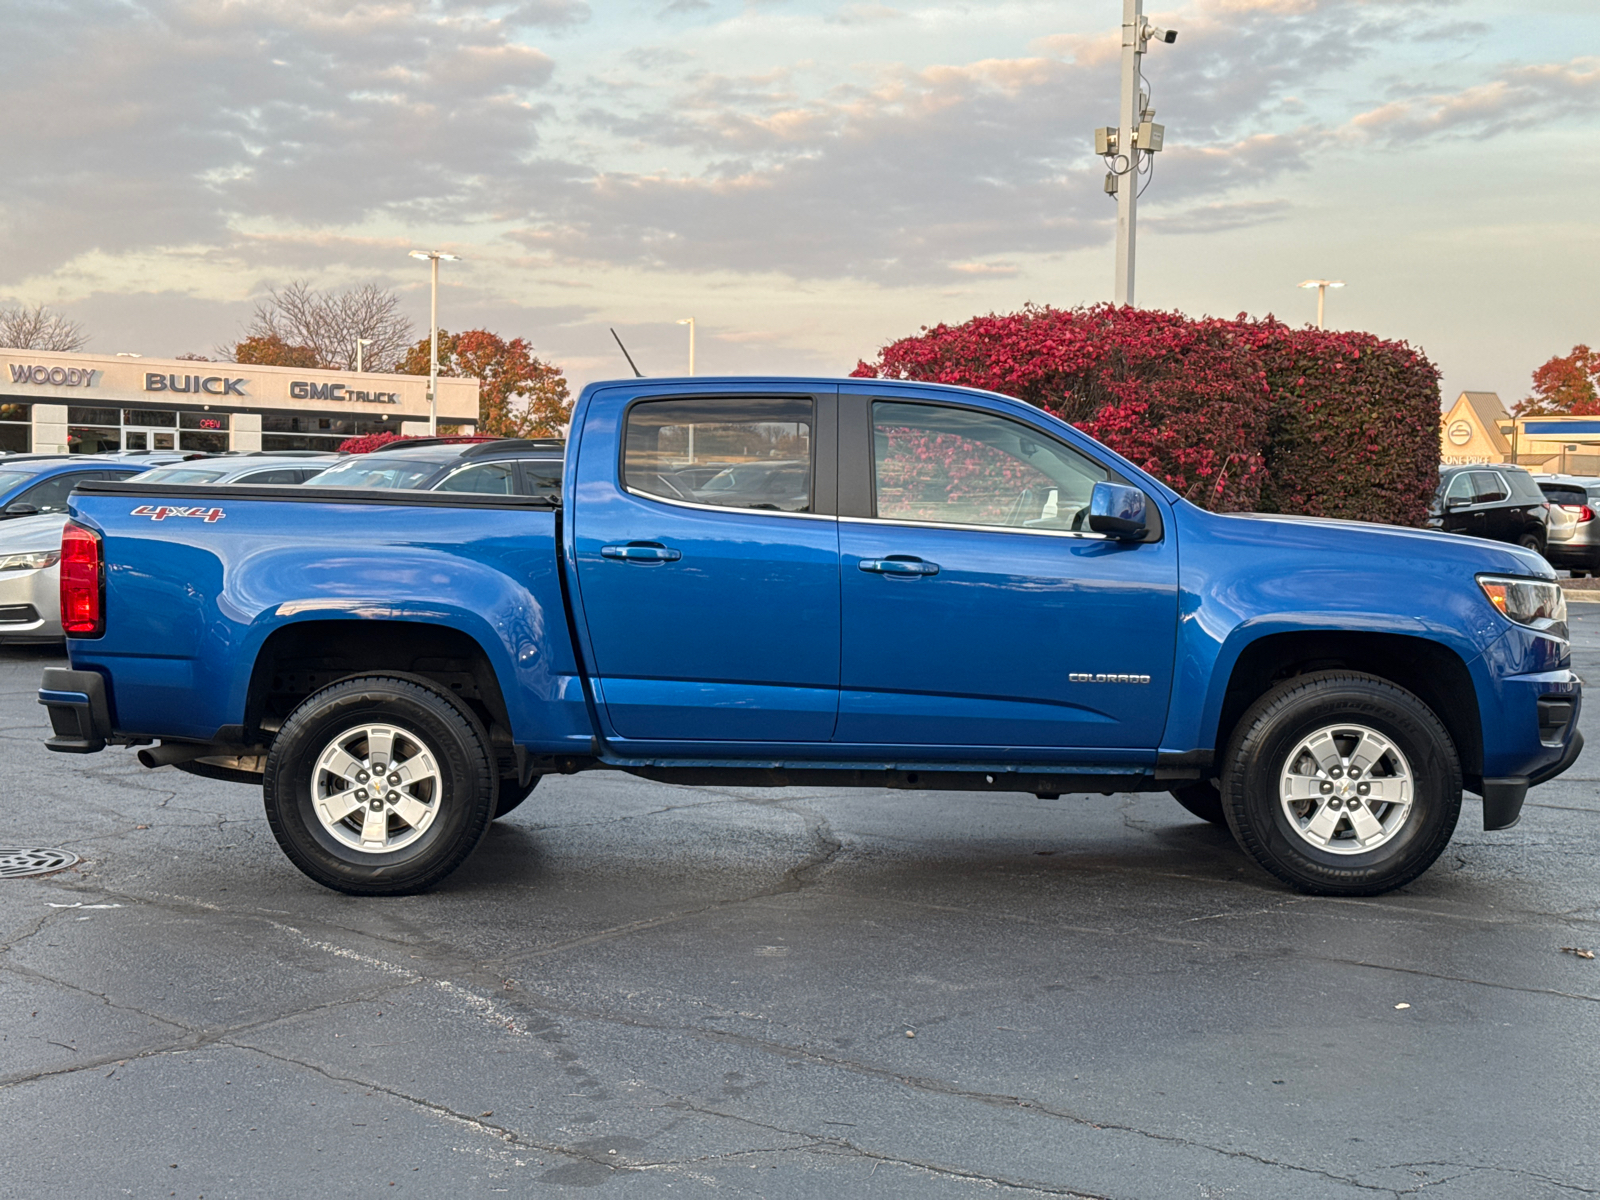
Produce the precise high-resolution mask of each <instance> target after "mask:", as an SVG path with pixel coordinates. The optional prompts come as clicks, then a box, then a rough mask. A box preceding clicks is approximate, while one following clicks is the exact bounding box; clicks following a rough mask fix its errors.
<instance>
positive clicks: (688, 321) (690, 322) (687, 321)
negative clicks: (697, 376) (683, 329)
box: [678, 317, 694, 375]
mask: <svg viewBox="0 0 1600 1200" xmlns="http://www.w3.org/2000/svg"><path fill="white" fill-rule="evenodd" d="M678 324H679V325H687V326H688V327H689V374H691V375H693V374H694V318H693V317H681V318H679V320H678Z"/></svg>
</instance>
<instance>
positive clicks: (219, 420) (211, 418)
mask: <svg viewBox="0 0 1600 1200" xmlns="http://www.w3.org/2000/svg"><path fill="white" fill-rule="evenodd" d="M178 428H179V429H205V430H208V431H213V432H214V431H218V430H221V431H223V432H226V431H227V428H228V414H227V413H210V412H186V413H179V414H178Z"/></svg>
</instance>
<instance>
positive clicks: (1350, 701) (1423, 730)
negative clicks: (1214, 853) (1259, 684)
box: [1223, 674, 1461, 895]
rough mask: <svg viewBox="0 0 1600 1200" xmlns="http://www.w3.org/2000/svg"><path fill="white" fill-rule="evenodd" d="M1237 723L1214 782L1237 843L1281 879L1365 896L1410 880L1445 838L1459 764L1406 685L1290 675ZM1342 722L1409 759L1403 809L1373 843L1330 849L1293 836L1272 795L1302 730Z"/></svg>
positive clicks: (1457, 800) (1455, 804)
mask: <svg viewBox="0 0 1600 1200" xmlns="http://www.w3.org/2000/svg"><path fill="white" fill-rule="evenodd" d="M1294 684H1295V686H1292V687H1287V688H1284V689H1280V690H1279V691H1278V692H1275V693H1271V694H1269V695H1268V696H1266V697H1264V698H1263V700H1262V702H1261V703H1260V704H1258V705H1257V707H1256V709H1255V710H1254V711H1253V712H1252V713H1251V714H1248V715H1247V717H1246V719H1245V720H1244V721H1241V722H1240V733H1239V735H1238V736H1237V737H1236V739H1235V743H1234V746H1233V748H1232V749H1231V750H1230V753H1229V757H1228V762H1229V771H1228V775H1227V777H1226V779H1225V781H1224V791H1223V799H1224V810H1225V812H1226V815H1227V817H1228V824H1229V827H1230V828H1231V829H1232V830H1233V833H1234V836H1235V838H1236V839H1237V840H1238V841H1239V844H1240V845H1241V846H1242V847H1244V848H1245V849H1246V850H1247V851H1249V852H1250V853H1251V854H1252V855H1253V856H1254V857H1255V858H1256V859H1257V861H1258V862H1260V863H1261V864H1262V865H1263V866H1264V867H1266V868H1267V869H1268V870H1269V871H1272V872H1273V874H1275V875H1277V876H1278V877H1279V878H1280V879H1283V880H1284V881H1285V882H1288V883H1290V884H1292V885H1293V886H1296V887H1300V888H1303V889H1305V890H1309V891H1317V892H1324V893H1331V894H1361V895H1369V894H1374V893H1376V892H1382V891H1389V890H1391V889H1393V888H1396V887H1400V886H1403V885H1404V884H1406V883H1409V882H1410V881H1411V880H1412V879H1415V878H1416V877H1417V876H1418V875H1420V874H1421V873H1422V872H1423V871H1425V870H1427V868H1428V867H1429V866H1430V865H1432V863H1433V861H1434V860H1435V859H1436V858H1438V856H1439V854H1440V853H1441V852H1442V851H1443V849H1444V846H1445V844H1446V843H1448V841H1449V840H1450V835H1451V834H1452V833H1453V832H1454V830H1455V825H1456V821H1457V819H1458V817H1459V815H1460V810H1461V768H1460V764H1459V761H1458V759H1457V756H1456V753H1455V748H1454V746H1453V745H1452V744H1451V742H1450V740H1449V737H1448V735H1447V734H1446V733H1445V731H1444V728H1443V726H1441V725H1440V724H1439V722H1438V720H1437V719H1436V718H1434V717H1433V715H1432V713H1431V712H1430V711H1429V710H1428V709H1427V708H1426V706H1424V705H1423V704H1422V702H1421V701H1420V700H1418V699H1417V698H1416V697H1414V696H1412V695H1411V694H1410V693H1409V692H1405V691H1404V690H1402V689H1400V688H1398V687H1395V686H1394V685H1392V684H1388V683H1385V682H1383V681H1381V680H1377V679H1371V680H1370V681H1369V680H1367V679H1363V678H1361V677H1354V676H1350V675H1345V674H1339V675H1332V676H1324V677H1321V678H1307V677H1301V679H1299V680H1297V681H1294ZM1342 722H1349V723H1351V724H1359V725H1365V726H1367V727H1368V728H1370V729H1373V730H1376V731H1377V732H1378V733H1380V734H1382V735H1383V736H1384V737H1386V738H1388V739H1389V740H1390V741H1391V742H1393V743H1394V745H1395V746H1396V747H1397V748H1398V749H1399V751H1400V752H1401V753H1402V754H1403V755H1405V757H1406V761H1407V762H1408V763H1409V764H1410V767H1411V776H1412V800H1411V811H1410V813H1409V814H1408V816H1407V819H1406V822H1405V825H1404V826H1403V827H1402V829H1401V830H1400V831H1399V833H1398V834H1397V835H1396V836H1395V837H1393V838H1391V839H1390V840H1389V841H1387V842H1385V843H1384V844H1383V845H1382V846H1379V847H1377V848H1375V849H1373V850H1369V851H1365V852H1363V853H1360V854H1335V853H1332V852H1330V851H1327V850H1323V849H1320V848H1318V847H1316V846H1314V845H1312V844H1311V843H1310V842H1308V841H1306V840H1305V839H1304V838H1302V837H1301V836H1300V835H1299V834H1298V833H1297V832H1295V830H1294V829H1293V827H1292V826H1291V825H1290V821H1289V816H1288V814H1287V813H1285V812H1284V810H1283V805H1282V803H1281V802H1280V799H1279V788H1280V783H1281V773H1282V771H1283V769H1284V767H1285V766H1286V765H1287V762H1288V757H1289V755H1290V754H1292V753H1293V752H1294V751H1295V750H1296V748H1298V746H1299V745H1300V744H1301V742H1302V741H1303V740H1304V739H1305V738H1306V737H1307V736H1308V735H1309V734H1311V733H1313V732H1315V731H1316V730H1318V729H1323V728H1326V727H1328V726H1330V725H1337V724H1340V723H1342Z"/></svg>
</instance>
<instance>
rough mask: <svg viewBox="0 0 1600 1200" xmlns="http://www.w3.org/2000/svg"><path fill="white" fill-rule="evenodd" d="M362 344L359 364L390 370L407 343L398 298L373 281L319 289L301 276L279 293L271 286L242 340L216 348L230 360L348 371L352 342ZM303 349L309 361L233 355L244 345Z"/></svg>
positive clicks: (408, 331) (407, 324) (260, 348)
mask: <svg viewBox="0 0 1600 1200" xmlns="http://www.w3.org/2000/svg"><path fill="white" fill-rule="evenodd" d="M358 341H360V342H366V343H367V345H365V346H363V347H362V351H361V365H362V368H363V369H364V370H367V371H392V370H394V364H395V361H396V360H397V359H398V358H399V357H400V356H401V355H402V354H404V353H405V349H406V346H407V345H408V344H409V343H410V341H411V322H410V321H409V320H407V319H406V317H405V316H404V315H403V314H402V313H401V312H400V297H399V296H397V295H396V294H395V293H394V292H392V291H389V290H388V289H387V288H380V287H378V286H377V285H376V284H371V283H369V284H365V285H363V286H362V287H358V288H350V289H347V290H346V291H342V292H335V291H332V290H329V291H318V290H316V289H315V288H313V287H311V286H310V285H309V284H307V283H306V282H305V281H304V280H296V281H295V282H294V283H291V284H289V286H288V287H286V288H283V289H282V290H281V291H280V290H277V289H274V290H273V291H271V292H269V293H268V296H267V299H265V300H263V301H262V302H261V303H260V304H258V305H256V311H255V315H254V316H252V317H251V318H250V323H249V324H248V325H247V326H245V330H244V338H243V339H242V340H241V341H240V342H239V343H238V346H236V347H234V348H232V349H231V350H230V349H229V348H228V347H223V346H219V347H218V348H217V352H218V353H219V354H221V355H222V356H223V357H231V358H233V360H234V361H235V362H254V363H257V364H258V365H263V366H284V367H322V368H324V369H327V370H334V371H353V370H355V366H356V343H357V342H358ZM278 343H281V344H282V345H284V346H287V347H290V348H292V349H293V350H296V351H299V350H305V351H308V352H309V354H310V361H300V357H301V356H298V355H296V356H295V357H296V361H293V362H276V361H274V362H270V363H269V362H266V361H264V360H262V359H244V358H239V357H238V349H239V347H243V346H246V345H248V346H249V347H250V350H249V351H248V352H250V353H273V352H275V351H276V347H277V344H278Z"/></svg>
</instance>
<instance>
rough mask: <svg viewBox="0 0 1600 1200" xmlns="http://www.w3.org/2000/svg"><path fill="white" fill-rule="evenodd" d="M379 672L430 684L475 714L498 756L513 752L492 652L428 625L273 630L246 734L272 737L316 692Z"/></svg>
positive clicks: (248, 706) (253, 686)
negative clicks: (261, 732) (279, 726)
mask: <svg viewBox="0 0 1600 1200" xmlns="http://www.w3.org/2000/svg"><path fill="white" fill-rule="evenodd" d="M378 673H383V674H396V675H409V676H412V677H414V678H417V679H421V680H426V681H427V682H429V683H431V684H433V685H434V686H435V687H438V688H440V689H441V690H442V691H444V692H446V693H447V694H449V695H451V696H454V697H455V698H456V699H457V700H459V701H461V702H462V703H463V704H465V705H466V706H467V707H468V708H470V709H471V710H472V711H473V712H474V714H475V715H476V716H477V717H478V719H479V720H480V721H481V722H482V723H483V726H484V728H485V729H486V730H488V731H489V736H490V741H491V743H492V744H493V749H494V750H496V751H501V750H505V749H508V748H509V747H510V746H511V744H512V732H511V731H512V728H513V726H512V718H511V715H510V712H509V710H508V708H507V705H506V697H505V693H504V691H503V690H502V688H501V684H500V678H499V676H498V674H497V673H496V672H495V669H494V664H493V662H492V660H491V659H490V657H489V654H488V651H487V650H485V648H484V646H483V645H482V643H481V642H479V641H478V640H477V639H476V638H474V637H473V636H472V635H471V634H469V633H466V632H464V631H462V630H460V629H456V628H454V627H452V626H449V625H440V624H434V623H431V622H427V621H406V620H371V619H362V620H354V619H343V620H340V619H333V620H307V621H296V622H293V623H291V624H288V625H284V626H282V627H280V628H278V629H275V630H273V631H272V633H270V634H269V635H268V636H267V638H266V639H265V640H264V641H263V642H262V644H261V648H260V649H259V650H258V651H257V652H256V658H255V662H254V664H253V666H252V668H251V671H250V680H249V683H248V685H247V687H246V692H245V709H244V727H245V729H246V730H247V731H249V733H251V734H253V733H254V732H256V731H263V732H266V733H271V732H274V731H275V730H276V728H277V727H278V725H279V724H281V722H282V720H283V718H284V717H287V716H288V715H289V712H290V711H292V710H293V708H294V707H295V706H296V705H297V704H299V702H300V701H302V700H304V699H305V698H306V697H307V696H309V695H311V694H312V693H313V692H316V691H320V690H321V689H322V688H324V687H326V686H328V685H329V684H331V683H335V682H337V681H338V680H340V679H346V678H349V677H350V676H352V675H369V674H378ZM247 736H248V734H247Z"/></svg>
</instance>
